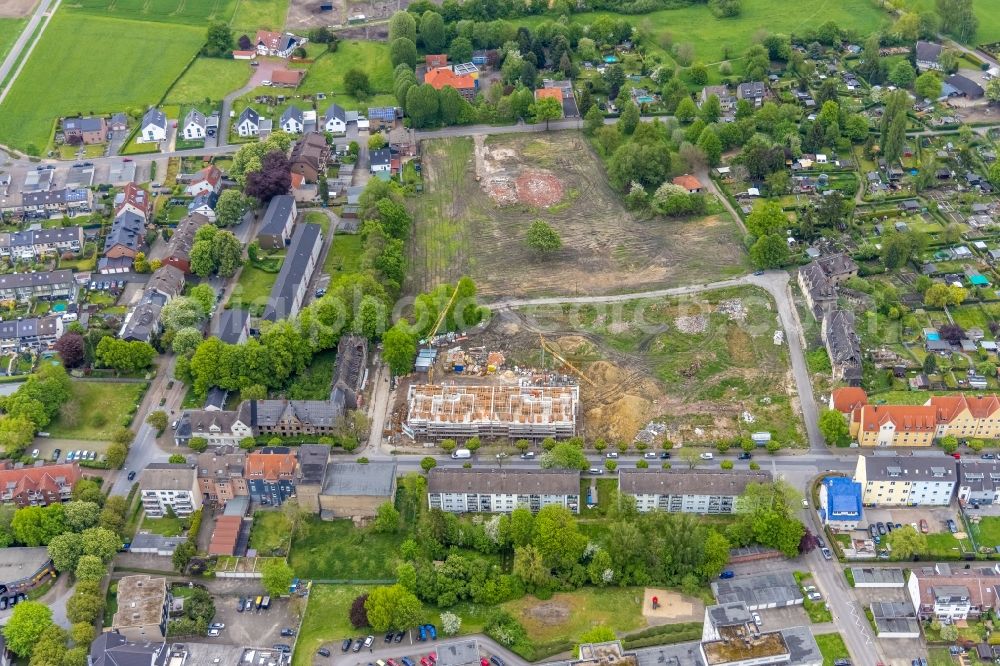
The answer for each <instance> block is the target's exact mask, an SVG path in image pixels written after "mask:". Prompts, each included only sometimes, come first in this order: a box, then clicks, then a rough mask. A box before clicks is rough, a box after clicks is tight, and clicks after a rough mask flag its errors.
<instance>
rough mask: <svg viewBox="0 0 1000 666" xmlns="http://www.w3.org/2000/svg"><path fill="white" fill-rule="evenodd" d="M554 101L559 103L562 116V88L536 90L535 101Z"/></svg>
mask: <svg viewBox="0 0 1000 666" xmlns="http://www.w3.org/2000/svg"><path fill="white" fill-rule="evenodd" d="M546 98H549V99H554V100H555V101H557V102H559V111H560V115H562V111H563V91H562V88H538V89H536V90H535V101H536V102H537V101H538V100H540V99H546Z"/></svg>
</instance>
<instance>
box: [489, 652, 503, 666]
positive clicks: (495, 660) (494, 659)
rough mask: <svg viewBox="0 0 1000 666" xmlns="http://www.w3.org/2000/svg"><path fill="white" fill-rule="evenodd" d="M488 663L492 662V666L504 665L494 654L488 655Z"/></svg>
mask: <svg viewBox="0 0 1000 666" xmlns="http://www.w3.org/2000/svg"><path fill="white" fill-rule="evenodd" d="M490 663H491V664H493V666H504V663H503V659H501V658H500V657H498V656H496V655H495V654H494V655H492V656H490Z"/></svg>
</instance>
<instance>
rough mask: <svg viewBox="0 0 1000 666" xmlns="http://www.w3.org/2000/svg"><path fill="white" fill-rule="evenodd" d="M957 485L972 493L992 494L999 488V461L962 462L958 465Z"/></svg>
mask: <svg viewBox="0 0 1000 666" xmlns="http://www.w3.org/2000/svg"><path fill="white" fill-rule="evenodd" d="M958 485H959V487H962V488H969V489H970V490H972V491H973V492H994V491H995V490H996V489H997V488H998V487H1000V461H987V460H969V461H965V460H963V461H962V462H961V463H959V465H958Z"/></svg>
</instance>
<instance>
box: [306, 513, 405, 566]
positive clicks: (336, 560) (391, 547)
mask: <svg viewBox="0 0 1000 666" xmlns="http://www.w3.org/2000/svg"><path fill="white" fill-rule="evenodd" d="M401 541H402V537H401V536H400V535H396V534H376V533H375V532H373V531H372V530H371V529H357V528H355V527H354V524H353V523H352V522H351V521H350V520H332V521H320V520H312V521H311V522H310V526H309V529H308V534H307V535H306V536H305V538H299V539H296V540H295V541H294V542H293V543H292V552H291V555H290V556H289V558H288V561H289V563H290V564H291V565H292V568H293V569H295V575H296V576H299V577H301V578H323V579H328V580H329V579H356V580H370V579H375V578H377V579H388V578H394V577H395V569H396V560H397V559H398V558H397V555H396V553H397V552H398V550H399V544H400V542H401Z"/></svg>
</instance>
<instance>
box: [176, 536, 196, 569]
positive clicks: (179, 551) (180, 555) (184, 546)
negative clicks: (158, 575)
mask: <svg viewBox="0 0 1000 666" xmlns="http://www.w3.org/2000/svg"><path fill="white" fill-rule="evenodd" d="M197 552H198V551H197V548H195V545H194V544H193V543H191V542H190V541H185V542H184V543H181V544H178V545H177V548H175V549H174V554H173V557H172V558H171V563H172V564H173V565H174V569H175V570H177V571H178V572H180V573H184V571H185V570H186V569H187V566H188V564H189V563H190V562H191V558H193V557H194V556H195V554H196V553H197Z"/></svg>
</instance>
